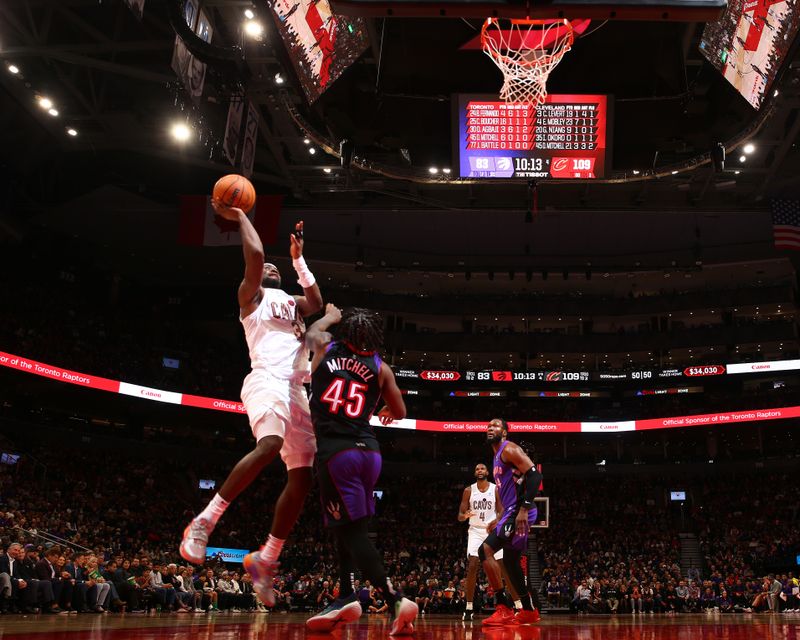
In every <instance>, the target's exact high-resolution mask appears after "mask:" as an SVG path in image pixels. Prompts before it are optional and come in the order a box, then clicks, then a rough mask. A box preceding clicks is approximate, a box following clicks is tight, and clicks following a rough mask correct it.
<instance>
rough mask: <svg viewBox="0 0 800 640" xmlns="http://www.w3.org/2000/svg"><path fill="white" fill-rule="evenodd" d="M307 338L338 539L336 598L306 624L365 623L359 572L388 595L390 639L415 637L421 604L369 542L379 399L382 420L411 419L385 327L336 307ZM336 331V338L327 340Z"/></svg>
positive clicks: (326, 511)
mask: <svg viewBox="0 0 800 640" xmlns="http://www.w3.org/2000/svg"><path fill="white" fill-rule="evenodd" d="M325 311H326V313H325V316H323V317H322V318H321V319H320V320H318V321H317V322H315V323H314V324H313V325H312V326H311V328H310V329H309V330H308V333H307V334H306V341H307V344H308V347H309V349H310V350H311V351H313V352H314V357H313V359H312V361H311V402H310V405H311V420H312V422H313V424H314V432H315V433H316V437H317V456H316V459H315V467H316V470H317V476H318V478H319V487H320V499H321V501H322V507H323V517H324V519H325V525H326V526H327V527H329V528H330V529H331V530H332V532H333V535H334V538H335V539H336V554H337V556H338V560H339V579H340V583H341V589H340V593H339V597H338V598H337V599H336V600H335V601H334V602H333V603H332V604H331V605H330V606H329V607H327V608H326V609H324V610H323V611H321V612H320V613H318V614H317V615H315V616H313V617H311V618H309V619H308V621H307V622H306V625H307V626H308V628H309V629H311V630H313V631H330V630H331V629H333V628H334V627H335V626H336V625H337V624H339V623H346V622H352V621H353V620H357V619H358V618H359V617H360V616H361V605H360V604H359V602H358V598H357V596H356V594H355V592H354V591H353V585H352V573H353V571H354V570H355V569H356V568H358V569H360V570H361V572H362V573H363V574H364V577H365V578H366V579H367V580H369V581H370V582H371V583H372V584H373V585H374V586H375V587H376V588H379V589H381V591H382V592H383V599H384V600H385V602H386V603H387V604H388V605H389V611H391V613H392V617H393V621H392V627H391V630H390V632H389V633H390V635H408V634H410V633H413V631H414V625H413V624H412V623H413V620H414V619H415V618H416V616H417V605H416V604H414V603H413V602H411V601H410V600H408V599H406V598H403V597H402V596H401V594H399V593H398V592H397V591H395V589H394V586H393V585H392V583H391V581H390V580H389V579H388V577H387V576H386V570H385V569H384V567H383V562H382V561H381V557H380V555H379V554H378V551H377V550H376V549H375V546H374V545H373V544H372V541H371V540H370V539H369V538H368V537H367V526H368V524H369V519H370V517H372V516H373V515H374V514H375V498H374V497H373V490H374V489H375V483H376V482H377V480H378V476H379V475H380V472H381V453H380V448H379V447H378V440H377V438H376V437H375V432H374V430H373V428H372V426H371V425H370V418H371V417H372V413H373V411H374V410H375V407H376V406H377V404H378V401H379V400H380V398H381V396H382V397H383V400H384V402H385V403H386V406H385V407H384V408H383V409H382V410H381V411H380V412H379V413H378V415H379V417H380V419H381V422H382V423H383V424H388V423H390V422H392V421H393V420H400V419H402V418H405V416H406V406H405V403H404V402H403V396H402V395H401V394H400V389H398V388H397V383H396V382H395V379H394V373H392V370H391V369H390V368H389V367H388V365H386V364H385V363H384V362H383V361H382V360H381V357H380V355H378V349H380V348H381V347H382V346H383V321H382V319H381V318H380V316H379V315H378V314H376V313H374V312H371V311H368V310H366V309H349V310H347V311H346V312H345V313H344V315H342V313H341V312H340V311H339V309H337V308H336V307H335V306H333V305H332V304H329V305H327V307H326V308H325ZM335 324H337V325H338V327H337V330H336V339H335V340H334V337H333V336H332V335H331V334H330V333H328V329H330V328H331V327H332V326H333V325H335Z"/></svg>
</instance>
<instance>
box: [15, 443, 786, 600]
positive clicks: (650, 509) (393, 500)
mask: <svg viewBox="0 0 800 640" xmlns="http://www.w3.org/2000/svg"><path fill="white" fill-rule="evenodd" d="M4 448H10V447H9V445H4ZM34 457H35V464H34V463H33V462H32V461H33V459H34ZM34 457H31V456H26V455H23V456H22V457H21V458H20V460H19V462H17V463H16V464H13V465H10V464H0V504H2V505H3V509H2V513H0V548H2V550H3V551H2V555H0V581H2V580H3V578H2V575H1V574H3V573H6V574H8V576H9V579H10V584H5V583H2V582H0V592H2V595H3V598H2V599H0V608H2V609H4V610H19V611H29V612H30V611H33V609H34V608H39V609H40V610H41V611H42V612H43V613H46V612H48V611H52V612H58V611H71V610H74V611H79V612H80V611H84V612H86V611H94V612H98V613H99V612H100V611H107V610H110V611H112V612H113V611H122V610H125V611H128V612H136V611H143V610H161V611H174V612H176V613H180V612H190V611H197V612H200V611H210V612H212V613H213V612H214V611H217V610H220V611H240V610H247V611H259V610H260V609H261V608H260V606H259V604H258V602H257V601H256V599H255V598H254V597H253V593H252V585H251V584H250V582H249V579H248V577H247V576H245V575H243V574H242V572H241V565H239V564H224V563H222V562H221V561H220V560H219V559H211V560H210V561H209V563H208V564H207V565H205V566H203V567H197V568H193V567H189V566H186V565H185V563H184V562H182V561H181V559H180V558H179V557H178V555H177V542H178V540H179V536H180V532H181V531H182V528H183V526H185V523H186V522H187V521H188V519H189V518H190V517H191V515H192V514H193V513H196V512H197V510H198V508H199V507H201V506H202V505H203V504H204V502H205V501H206V500H207V499H208V497H209V494H208V493H201V492H200V491H199V490H198V489H197V478H198V477H207V478H217V479H221V478H222V477H224V473H225V471H226V470H227V469H226V467H225V465H222V464H220V463H215V462H213V461H211V462H197V463H194V464H183V463H170V462H168V461H165V460H158V459H150V458H142V457H141V456H139V457H134V456H132V455H130V454H129V453H126V452H125V451H122V450H120V451H115V452H105V451H104V452H100V451H93V450H92V447H91V446H86V447H80V446H76V447H75V448H74V449H71V448H64V449H59V450H48V449H46V448H42V449H40V450H36V451H35V453H34ZM484 457H485V456H484ZM43 467H44V468H46V475H44V474H42V473H41V469H42V468H43ZM43 475H44V477H43ZM469 482H470V478H469V474H468V473H467V474H465V475H464V477H463V478H459V477H457V475H456V477H454V476H453V474H452V473H449V474H447V477H446V478H438V479H434V480H431V479H429V478H415V477H405V476H403V475H395V476H393V477H388V476H387V477H384V478H382V480H381V482H380V486H381V489H382V491H383V497H382V499H381V500H380V501H379V503H378V515H377V517H376V521H375V523H374V525H373V528H374V532H375V536H376V543H377V545H378V547H379V548H380V550H381V551H382V552H383V554H384V559H385V562H386V566H387V568H388V572H389V574H390V575H391V577H392V578H393V579H394V581H395V582H396V583H397V584H398V585H400V586H401V588H402V589H403V591H404V593H406V594H407V595H409V596H413V597H414V598H415V599H416V600H417V602H418V603H419V605H420V607H421V608H422V609H423V610H424V611H425V612H426V613H457V612H460V610H461V609H463V602H464V599H465V594H464V583H465V580H464V579H465V574H466V557H465V531H464V529H463V527H462V526H461V525H459V524H458V523H457V520H456V517H455V514H456V511H457V507H458V504H459V498H460V493H461V491H462V489H463V486H465V485H466V484H468V483H469ZM731 482H735V486H736V487H737V490H736V491H731V490H730V487H731ZM282 483H283V477H282V471H280V468H279V467H277V466H276V467H272V468H270V470H269V471H268V473H267V474H266V475H265V476H264V477H262V478H261V479H260V480H259V481H258V482H256V483H255V484H254V486H252V487H251V488H250V489H249V490H248V491H247V492H245V494H243V495H242V496H241V497H240V499H239V500H237V501H236V502H234V504H233V505H232V506H231V507H230V508H229V510H228V511H227V512H226V514H225V517H224V518H223V519H222V520H221V521H220V524H219V525H218V527H217V529H216V530H215V531H214V533H213V537H212V545H216V546H221V547H227V548H235V549H247V550H251V549H254V548H257V547H258V546H260V544H262V542H263V539H264V538H265V537H266V534H267V526H268V523H269V521H270V519H271V517H272V505H274V502H275V498H276V497H277V493H278V492H279V490H280V488H281V486H282ZM664 483H665V481H664V480H660V479H653V478H651V477H647V476H643V477H632V478H626V479H623V480H620V479H618V478H600V479H596V478H592V479H581V478H572V479H559V480H558V481H557V482H556V481H552V482H546V484H545V488H546V491H545V493H546V494H547V495H548V496H549V497H550V501H551V503H550V508H551V518H552V520H551V526H550V528H549V529H547V530H541V531H539V532H538V533H537V537H538V541H539V545H540V558H539V565H540V569H541V575H542V586H541V591H540V594H541V595H540V598H541V600H542V601H543V602H547V603H548V604H550V605H551V606H564V607H570V608H572V609H573V610H575V611H578V612H589V613H599V612H607V613H617V614H623V613H640V612H645V613H646V612H651V611H652V612H665V613H671V612H674V613H682V612H688V611H699V610H712V611H713V610H717V609H718V610H719V611H722V612H726V611H747V610H781V611H786V612H788V611H791V610H794V609H800V604H799V603H798V601H797V581H796V580H795V578H794V576H793V575H791V574H790V573H788V571H789V570H790V568H791V560H792V559H793V558H794V555H793V554H795V555H796V553H797V552H798V551H800V538H799V537H798V518H797V517H798V513H797V510H798V505H799V504H800V490H799V489H798V487H797V484H796V483H792V482H791V481H790V479H789V478H788V477H785V476H781V475H779V474H774V473H773V474H769V473H760V474H752V476H750V477H747V478H742V477H737V478H736V479H735V481H734V480H733V479H732V478H729V477H714V478H706V479H702V478H698V479H696V480H694V481H691V480H689V481H686V482H684V483H683V485H682V486H684V487H686V488H687V492H688V494H689V496H688V500H687V508H688V512H687V517H688V518H689V522H690V524H691V526H692V527H694V528H695V529H696V530H697V532H698V534H699V537H700V540H701V543H702V547H701V548H702V550H703V554H704V555H705V567H704V568H703V569H702V570H700V571H697V572H694V573H693V574H692V575H688V576H687V575H685V573H684V572H683V571H682V570H681V567H680V560H681V556H680V541H679V539H678V531H679V530H680V527H679V524H678V519H677V516H676V513H675V511H674V510H671V509H670V504H669V503H668V502H667V501H666V498H665V495H664V490H665V488H666V487H665V484H664ZM319 512H320V509H319V508H318V497H317V496H316V495H312V496H310V497H309V499H308V502H307V504H306V509H305V511H304V513H303V515H302V516H301V519H300V521H299V522H298V524H297V526H296V528H295V530H294V532H293V534H292V538H291V540H290V542H289V544H287V546H286V548H285V550H284V555H283V557H282V567H283V571H282V573H281V575H280V576H279V579H278V581H277V583H276V588H277V595H278V603H277V606H276V609H277V610H279V611H286V610H292V611H311V610H316V609H321V608H323V607H324V606H325V605H326V604H327V603H329V602H330V600H331V599H333V598H335V597H336V595H337V593H338V579H337V574H336V569H335V564H334V556H333V547H332V545H331V544H330V541H329V540H328V539H327V537H326V536H325V535H322V536H321V535H320V513H319ZM42 535H47V536H48V540H45V539H44V538H42V537H41V536H42ZM54 540H55V541H56V544H52V541H54ZM14 543H18V544H14ZM16 563H19V565H18V566H16V567H13V568H12V567H11V566H10V565H12V564H16ZM768 572H777V575H776V577H775V579H770V580H768V581H765V576H766V575H767V573H768ZM19 579H22V580H23V581H24V582H25V583H26V585H29V586H30V587H28V586H26V587H24V588H21V586H20V584H21V583H20V582H19ZM778 583H780V589H779V588H778ZM6 586H7V587H8V589H6V588H5V587H6ZM29 588H30V590H28V589H29ZM358 592H359V598H360V599H361V601H362V604H363V606H364V609H365V610H366V611H373V612H376V613H379V612H381V611H383V610H384V608H385V604H384V603H383V601H382V600H381V597H380V592H379V591H376V590H375V589H374V588H372V586H371V585H369V584H368V583H360V584H359V585H358ZM8 596H11V597H10V598H9V597H8ZM491 596H492V592H491V589H490V588H489V586H488V584H487V583H486V580H485V578H484V577H483V575H482V574H481V577H480V579H479V582H478V588H477V595H476V598H475V600H476V603H477V605H478V606H481V604H483V605H484V606H486V605H488V604H489V603H490V602H491Z"/></svg>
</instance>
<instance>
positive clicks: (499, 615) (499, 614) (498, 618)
mask: <svg viewBox="0 0 800 640" xmlns="http://www.w3.org/2000/svg"><path fill="white" fill-rule="evenodd" d="M481 624H483V625H484V626H486V627H502V626H505V625H510V624H514V612H513V611H512V610H511V609H509V608H508V607H507V606H505V605H504V604H498V605H497V607H496V608H495V610H494V613H493V614H492V615H490V616H489V617H488V618H485V619H484V620H483V622H482V623H481Z"/></svg>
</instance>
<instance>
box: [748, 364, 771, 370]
mask: <svg viewBox="0 0 800 640" xmlns="http://www.w3.org/2000/svg"><path fill="white" fill-rule="evenodd" d="M750 368H751V369H752V370H753V371H758V370H759V369H769V368H770V365H768V364H754V365H753V366H751V367H750Z"/></svg>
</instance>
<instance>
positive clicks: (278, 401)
mask: <svg viewBox="0 0 800 640" xmlns="http://www.w3.org/2000/svg"><path fill="white" fill-rule="evenodd" d="M242 404H244V408H245V409H246V410H247V417H248V418H249V419H250V428H251V429H252V430H253V436H254V437H255V439H256V442H258V441H259V440H261V439H262V438H264V437H266V436H279V437H281V438H283V446H282V447H281V459H282V460H283V462H284V463H285V464H286V468H287V469H296V468H298V467H311V466H313V464H314V454H315V453H316V452H317V440H316V438H315V437H314V426H313V425H312V424H311V411H310V410H309V408H308V394H306V390H305V387H303V385H302V384H300V383H299V382H293V381H291V380H286V379H283V378H276V377H274V376H272V375H270V374H269V373H268V372H266V371H264V370H261V369H254V370H253V371H251V372H250V373H249V374H248V375H247V377H246V378H245V379H244V384H243V385H242Z"/></svg>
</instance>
